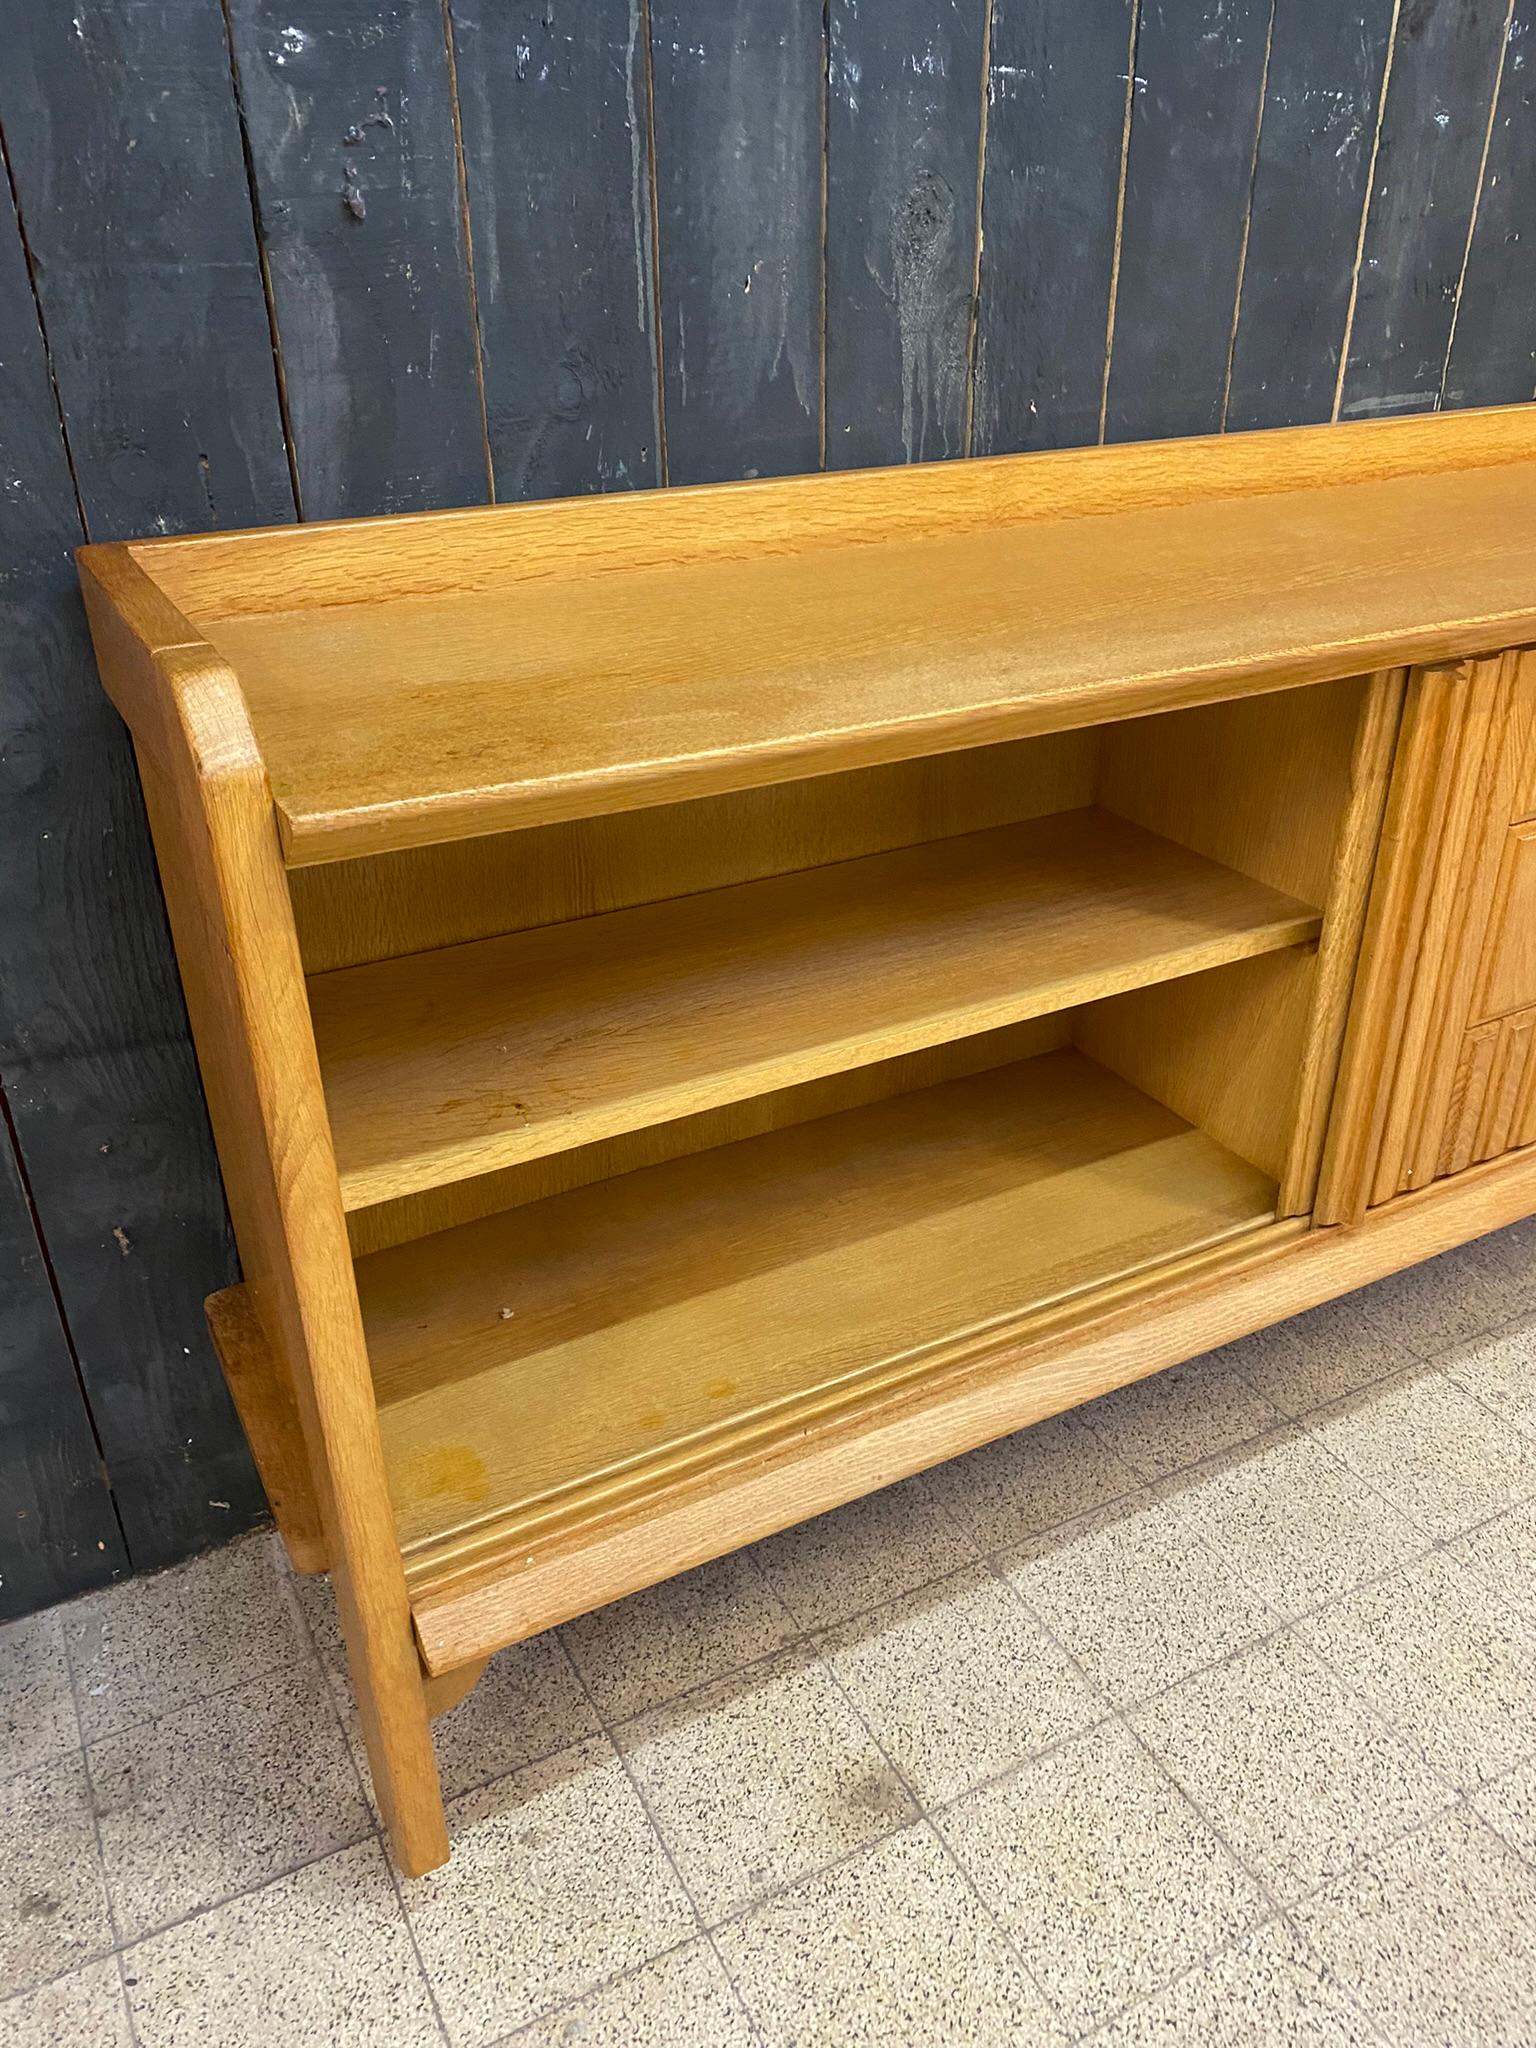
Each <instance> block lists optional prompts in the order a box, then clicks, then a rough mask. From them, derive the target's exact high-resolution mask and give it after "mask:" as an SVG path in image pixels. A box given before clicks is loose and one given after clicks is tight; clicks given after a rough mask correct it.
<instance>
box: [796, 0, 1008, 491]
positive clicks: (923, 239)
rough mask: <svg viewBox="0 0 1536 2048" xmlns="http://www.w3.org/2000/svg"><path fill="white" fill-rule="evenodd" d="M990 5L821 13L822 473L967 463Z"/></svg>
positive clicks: (917, 3) (844, 0)
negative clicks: (939, 460) (824, 23)
mask: <svg viewBox="0 0 1536 2048" xmlns="http://www.w3.org/2000/svg"><path fill="white" fill-rule="evenodd" d="M986 8H987V0H831V5H830V7H829V9H828V17H827V18H828V22H829V26H830V32H831V36H830V48H829V55H828V68H827V95H828V113H827V230H826V243H827V256H826V261H827V277H826V292H827V337H826V364H827V462H828V465H829V466H830V467H832V468H834V469H861V468H865V467H867V466H868V465H869V464H871V463H877V462H922V461H929V460H932V459H933V458H934V457H937V456H945V455H963V454H965V453H967V452H968V451H967V448H966V427H967V415H968V410H969V408H968V404H967V389H968V384H969V379H970V340H971V308H972V300H973V293H974V286H975V273H976V233H977V219H976V199H977V190H978V179H977V165H978V155H979V151H980V149H981V87H982V53H983V45H984V41H985V32H986Z"/></svg>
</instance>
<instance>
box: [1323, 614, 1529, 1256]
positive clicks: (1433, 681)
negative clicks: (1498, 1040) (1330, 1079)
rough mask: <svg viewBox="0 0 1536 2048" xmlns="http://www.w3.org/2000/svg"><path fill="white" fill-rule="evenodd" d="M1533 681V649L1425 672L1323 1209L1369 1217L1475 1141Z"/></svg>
mask: <svg viewBox="0 0 1536 2048" xmlns="http://www.w3.org/2000/svg"><path fill="white" fill-rule="evenodd" d="M1525 687H1526V684H1525V680H1524V671H1523V664H1522V661H1521V658H1520V656H1519V655H1518V654H1511V655H1506V656H1502V657H1495V658H1493V659H1490V660H1487V661H1482V662H1467V663H1462V664H1459V665H1457V666H1455V667H1451V668H1442V669H1426V670H1422V671H1420V672H1418V673H1417V674H1416V675H1415V676H1414V677H1413V679H1412V681H1411V683H1410V686H1409V694H1408V703H1407V709H1406V711H1405V715H1404V721H1403V736H1402V743H1401V746H1400V749H1399V754H1398V761H1397V766H1396V771H1395V774H1394V778H1393V786H1392V791H1391V795H1390V798H1389V801H1388V808H1387V817H1386V822H1385V826H1384V828H1383V835H1382V854H1381V859H1380V862H1379V864H1378V871H1377V878H1376V885H1375V888H1374V891H1373V895H1372V901H1371V908H1370V915H1369V919H1368V923H1367V932H1366V941H1365V949H1364V961H1363V967H1362V973H1361V978H1360V984H1359V990H1358V994H1357V1000H1356V1004H1355V1012H1354V1017H1353V1020H1352V1023H1351V1027H1350V1032H1349V1037H1348V1041H1347V1043H1346V1047H1345V1055H1344V1068H1343V1081H1342V1086H1341V1097H1340V1106H1339V1109H1338V1113H1337V1115H1336V1117H1335V1119H1334V1129H1333V1136H1332V1139H1331V1142H1330V1148H1329V1156H1328V1160H1327V1162H1326V1165H1325V1173H1324V1188H1323V1197H1322V1201H1321V1204H1320V1209H1321V1220H1323V1221H1326V1222H1347V1221H1353V1220H1357V1219H1358V1218H1359V1216H1360V1215H1361V1214H1362V1213H1363V1211H1364V1209H1365V1207H1366V1206H1367V1205H1368V1204H1370V1203H1378V1202H1384V1201H1387V1200H1389V1199H1390V1198H1391V1197H1392V1196H1394V1195H1396V1194H1398V1193H1400V1192H1403V1191H1405V1190H1408V1189H1413V1188H1419V1187H1423V1186H1425V1185H1427V1183H1428V1182H1429V1181H1431V1180H1433V1179H1434V1178H1435V1177H1436V1176H1437V1175H1438V1174H1439V1173H1440V1172H1442V1171H1443V1170H1444V1167H1443V1161H1444V1159H1445V1158H1446V1157H1447V1156H1448V1155H1449V1156H1455V1157H1460V1156H1461V1155H1462V1153H1463V1152H1464V1151H1465V1149H1466V1146H1467V1143H1468V1139H1467V1136H1466V1132H1465V1130H1464V1128H1463V1126H1464V1124H1465V1109H1464V1105H1465V1104H1466V1103H1467V1102H1469V1101H1471V1100H1472V1099H1474V1098H1475V1097H1477V1096H1478V1095H1479V1092H1480V1084H1478V1083H1477V1082H1476V1080H1475V1076H1474V1075H1473V1073H1472V1071H1471V1069H1469V1067H1468V1065H1467V1060H1468V1058H1469V1057H1470V1058H1472V1059H1473V1060H1474V1063H1475V1060H1476V1059H1477V1058H1479V1057H1482V1056H1483V1054H1481V1053H1478V1052H1476V1051H1475V1050H1474V1051H1473V1052H1472V1053H1470V1054H1469V1052H1468V1049H1467V1047H1466V1045H1465V1043H1464V1041H1465V1039H1466V1036H1467V1032H1468V1030H1469V1027H1470V1026H1471V1025H1472V1024H1473V1023H1475V1022H1477V1021H1478V1019H1477V1016H1476V1011H1477V993H1478V982H1479V973H1480V963H1481V958H1482V952H1483V944H1484V938H1485V934H1486V932H1487V929H1488V925H1489V920H1490V916H1491V914H1492V910H1493V905H1494V901H1495V890H1496V887H1497V884H1498V879H1499V870H1500V859H1501V856H1502V854H1503V852H1504V844H1505V841H1506V838H1507V837H1508V829H1507V825H1506V823H1505V821H1506V820H1507V819H1508V818H1509V816H1510V813H1511V811H1512V809H1513V807H1514V802H1515V790H1516V784H1517V771H1518V765H1519V760H1518V749H1519V745H1520V742H1521V740H1522V738H1523V734H1522V732H1521V730H1520V721H1519V720H1518V719H1517V718H1516V716H1515V715H1514V712H1515V707H1516V705H1517V704H1518V703H1519V701H1520V698H1521V694H1522V692H1523V690H1524V688H1525ZM1484 1052H1487V1049H1486V1048H1484ZM1488 1056H1489V1057H1491V1053H1489V1054H1488ZM1458 1133H1461V1135H1460V1136H1458V1135H1457V1134H1458Z"/></svg>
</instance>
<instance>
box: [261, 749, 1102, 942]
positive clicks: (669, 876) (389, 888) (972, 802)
mask: <svg viewBox="0 0 1536 2048" xmlns="http://www.w3.org/2000/svg"><path fill="white" fill-rule="evenodd" d="M1099 738H1100V735H1099V733H1098V731H1097V730H1096V729H1093V728H1088V729H1085V730H1081V731H1075V732H1061V733H1043V734H1041V735H1039V736H1038V737H1037V738H1034V739H1028V740H1015V741H1011V742H1008V743H1005V744H1004V745H1002V746H995V747H971V748H967V749H966V750H964V751H963V752H960V753H954V754H933V755H929V756H926V757H925V758H923V759H919V760H915V761H896V762H892V763H890V764H889V765H887V766H885V767H881V768H858V769H854V770H853V771H852V772H851V773H849V774H833V775H817V776H813V777H811V778H810V779H809V780H806V781H800V782H776V783H770V784H768V785H767V786H765V787H764V788H762V789H742V790H732V791H730V792H728V793H727V794H725V795H723V796H712V797H701V798H699V799H698V800H697V801H695V802H692V803H680V804H660V805H657V806H656V807H654V808H653V809H651V810H645V811H615V812H610V813H609V814H608V815H606V816H604V817H599V818H571V819H567V820H565V821H564V822H563V823H561V824H558V825H542V826H533V827H531V828H529V829H528V830H527V831H523V832H501V833H496V834H492V835H490V836H488V837H484V838H477V839H457V840H449V841H447V842H446V843H445V844H442V845H438V846H417V847H407V848H405V849H404V850H403V851H401V852H399V853H386V854H379V855H376V856H373V857H372V858H365V859H362V860H350V861H330V862H327V863H325V864H323V865H322V866H319V867H309V868H295V869H293V870H292V871H291V873H290V875H289V888H290V890H291V892H292V895H293V907H294V918H295V922H296V923H297V925H298V928H299V944H300V946H301V948H302V950H303V953H304V965H305V968H306V969H307V971H308V972H309V973H311V974H321V973H325V972H326V971H328V970H329V969H331V968H336V967H354V966H358V965H361V964H362V963H364V962H366V961H369V960H389V959H393V958H395V957H396V956H397V955H399V954H403V953H425V952H429V951H431V950H432V949H433V948H434V947H437V946H457V945H463V944H465V943H466V942H468V941H469V940H472V939H485V938H494V937H496V936H497V935H498V934H500V933H502V932H519V931H526V930H529V929H531V928H532V927H533V926H535V925H546V924H564V923H566V922H567V921H569V920H570V919H572V918H578V917H594V916H598V915H600V914H601V913H602V912H604V911H609V910H627V909H629V908H630V907H631V906H632V905H634V904H637V903H659V902H663V901H665V900H666V899H668V898H669V897H673V896H692V895H694V894H696V893H697V892H698V891H699V890H702V889H724V888H729V887H730V886H731V885H732V884H733V883H736V882H754V881H759V880H761V879H762V878H763V877H765V876H767V875H780V874H788V873H791V872H792V871H794V870H795V869H797V868H808V867H820V866H822V865H824V864H825V863H827V862H829V861H840V860H857V859H859V858H860V856H862V855H863V854H867V853H885V852H888V851H889V850H890V849H891V848H893V847H898V846H916V845H921V844H922V843H924V842H925V841H927V840H930V839H948V838H952V837H953V836H954V835H955V834H957V833H960V832H981V831H986V830H988V829H989V828H990V827H992V826H994V825H1013V824H1019V823H1021V822H1022V821H1023V820H1024V819H1026V818H1036V817H1041V816H1043V815H1044V814H1045V813H1046V812H1049V811H1071V810H1078V809H1080V808H1081V807H1082V806H1083V805H1085V804H1091V803H1092V802H1093V800H1094V786H1095V782H1096V779H1097V775H1098V750H1099Z"/></svg>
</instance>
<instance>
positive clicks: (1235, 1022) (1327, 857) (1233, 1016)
mask: <svg viewBox="0 0 1536 2048" xmlns="http://www.w3.org/2000/svg"><path fill="white" fill-rule="evenodd" d="M1402 694H1403V680H1402V676H1401V673H1400V672H1386V673H1383V674H1381V675H1378V676H1373V677H1370V678H1361V679H1359V680H1356V681H1352V682H1343V683H1326V684H1323V685H1320V686H1319V687H1317V688H1314V689H1310V690H1288V691H1282V692H1277V693H1276V694H1275V695H1273V696H1270V697H1260V698H1254V699H1249V700H1247V701H1246V702H1237V703H1229V704H1215V705H1210V706H1208V707H1205V708H1202V709H1200V710H1197V711H1187V712H1182V713H1179V714H1177V715H1176V716H1173V717H1165V718H1159V719H1144V720H1139V721H1136V722H1134V723H1132V724H1128V725H1125V726H1121V727H1117V728H1114V729H1113V730H1111V731H1109V732H1106V733H1105V734H1104V736H1103V740H1102V764H1103V765H1102V771H1101V778H1100V801H1101V802H1104V803H1107V804H1109V805H1110V806H1111V808H1113V809H1115V810H1118V811H1121V812H1122V813H1123V814H1124V815H1125V816H1127V817H1132V818H1135V819H1136V820H1137V822H1138V823H1141V824H1144V825H1147V826H1149V827H1150V828H1151V829H1153V830H1154V831H1159V832H1163V833H1166V834H1168V835H1169V836H1170V837H1172V838H1175V839H1178V840H1179V841H1180V842H1181V843H1182V844H1184V845H1188V846H1192V847H1194V848H1196V849H1197V850H1198V851H1200V852H1202V853H1205V854H1207V855H1209V856H1210V857H1211V858H1212V859H1216V860H1221V861H1223V862H1225V863H1226V864H1227V865H1228V866H1231V867H1235V868H1238V869H1240V870H1241V871H1242V872H1243V873H1245V874H1251V875H1253V876H1255V877H1257V878H1258V879H1260V880H1262V881H1267V882H1269V883H1270V885H1271V886H1272V887H1276V888H1284V889H1287V890H1289V891H1290V892H1291V893H1292V894H1294V895H1297V896H1300V897H1301V898H1302V899H1303V900H1304V901H1307V902H1310V903H1315V904H1317V905H1318V906H1319V907H1321V908H1322V909H1323V910H1324V912H1325V916H1324V924H1323V933H1322V939H1321V943H1320V945H1319V947H1318V949H1317V951H1316V954H1315V956H1314V955H1312V954H1311V953H1310V952H1309V953H1308V954H1307V956H1305V957H1303V956H1300V955H1296V954H1287V955H1283V956H1279V958H1277V959H1276V960H1274V961H1271V962H1268V963H1257V964H1255V966H1254V967H1253V969H1252V971H1249V970H1248V969H1247V968H1243V969H1242V970H1240V971H1232V970H1225V971H1224V972H1223V973H1222V974H1220V975H1203V976H1200V977H1198V979H1196V980H1194V981H1190V982H1181V983H1178V984H1175V985H1170V986H1169V987H1168V988H1166V989H1161V990H1153V991H1149V992H1148V993H1147V994H1146V995H1144V996H1143V995H1136V996H1131V997H1126V998H1122V999H1119V1000H1117V1001H1116V1002H1114V1003H1111V1004H1107V1005H1103V1006H1101V1009H1102V1012H1103V1017H1102V1021H1100V1016H1099V1012H1098V1011H1093V1012H1089V1013H1088V1020H1087V1035H1081V1034H1080V1041H1079V1042H1081V1043H1082V1044H1084V1045H1085V1047H1086V1048H1087V1050H1089V1051H1090V1052H1092V1053H1093V1054H1094V1056H1095V1057H1096V1058H1100V1059H1102V1060H1104V1061H1105V1062H1106V1064H1109V1065H1112V1066H1114V1067H1115V1069H1116V1071H1117V1072H1120V1073H1124V1074H1125V1075H1126V1077H1127V1078H1128V1079H1129V1080H1132V1081H1134V1082H1136V1084H1137V1085H1138V1086H1139V1087H1143V1088H1146V1089H1147V1090H1148V1091H1149V1092H1150V1093H1152V1094H1154V1095H1156V1096H1157V1097H1158V1099H1159V1100H1160V1101H1164V1102H1168V1103H1169V1104H1171V1105H1172V1107H1174V1108H1175V1109H1177V1110H1178V1111H1179V1112H1180V1114H1181V1115H1183V1116H1187V1117H1189V1118H1190V1119H1191V1120H1192V1121H1195V1122H1197V1123H1199V1124H1201V1126H1202V1127H1203V1128H1204V1129H1206V1130H1209V1131H1210V1132H1211V1134H1212V1135H1213V1136H1214V1137H1216V1138H1219V1139H1220V1140H1221V1142H1222V1143H1223V1144H1225V1145H1228V1146H1230V1147H1231V1148H1232V1149H1233V1150H1234V1151H1237V1152H1239V1153H1240V1154H1241V1155H1242V1157H1244V1158H1245V1159H1249V1160H1251V1161H1252V1162H1253V1163H1254V1164H1255V1165H1258V1166H1262V1167H1263V1168H1264V1170H1265V1171H1266V1172H1269V1173H1271V1174H1273V1176H1274V1178H1275V1179H1276V1180H1277V1181H1279V1182H1280V1183H1281V1190H1280V1197H1279V1204H1278V1206H1279V1211H1280V1213H1281V1214H1282V1215H1301V1214H1304V1213H1305V1212H1306V1211H1307V1210H1309V1209H1310V1208H1311V1207H1312V1205H1313V1201H1314V1197H1315V1193H1316V1188H1317V1179H1318V1171H1319V1162H1320V1158H1321V1153H1322V1148H1323V1141H1324V1132H1325V1126H1326V1122H1327V1118H1328V1113H1329V1110H1330V1107H1331V1104H1332V1098H1333V1092H1334V1084H1335V1079H1336V1075H1337V1072H1338V1065H1339V1059H1340V1053H1341V1048H1342V1044H1343V1039H1344V1032H1345V1026H1346V1019H1347V1015H1348V1009H1349V1002H1350V995H1351V991H1352V989H1353V986H1354V980H1355V968H1356V961H1357V959H1358V955H1359V948H1360V940H1361V933H1362V928H1363V925H1364V922H1365V914H1366V903H1367V899H1368V895H1369V891H1370V887H1371V880H1372V873H1373V869H1374V864H1375V858H1376V847H1377V842H1378V837H1379V832H1380V825H1381V818H1382V811H1383V806H1384V804H1385V802H1386V794H1387V786H1388V779H1389V776H1390V773H1391V765H1392V757H1393V750H1394V746H1395V743H1396V738H1397V730H1398V722H1399V717H1400V713H1401V705H1402ZM1255 1076H1259V1077H1261V1078H1260V1079H1259V1080H1258V1082H1257V1083H1256V1081H1255Z"/></svg>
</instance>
